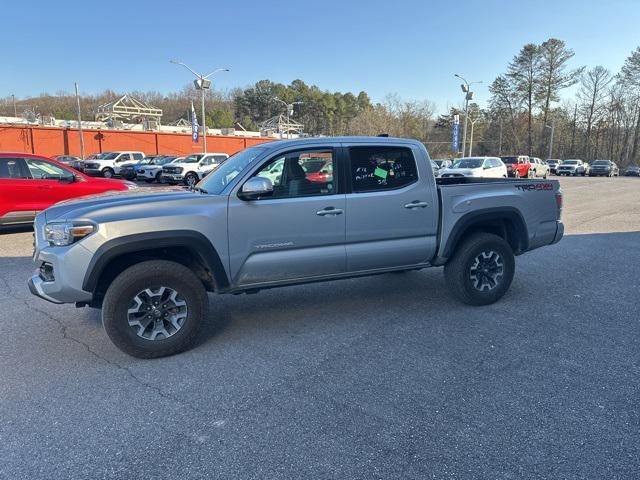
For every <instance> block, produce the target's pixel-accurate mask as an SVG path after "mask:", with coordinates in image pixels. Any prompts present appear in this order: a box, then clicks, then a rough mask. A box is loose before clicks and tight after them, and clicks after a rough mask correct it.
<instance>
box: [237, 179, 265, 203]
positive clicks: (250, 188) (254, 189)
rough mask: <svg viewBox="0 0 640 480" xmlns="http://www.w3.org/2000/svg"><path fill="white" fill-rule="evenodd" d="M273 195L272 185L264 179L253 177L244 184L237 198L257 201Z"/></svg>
mask: <svg viewBox="0 0 640 480" xmlns="http://www.w3.org/2000/svg"><path fill="white" fill-rule="evenodd" d="M272 193H273V183H271V180H269V179H268V178H265V177H253V178H250V179H249V180H247V181H246V182H245V184H244V185H243V186H242V189H241V190H240V193H239V194H238V196H239V197H240V198H241V199H243V200H257V199H259V198H260V197H264V196H267V195H271V194H272Z"/></svg>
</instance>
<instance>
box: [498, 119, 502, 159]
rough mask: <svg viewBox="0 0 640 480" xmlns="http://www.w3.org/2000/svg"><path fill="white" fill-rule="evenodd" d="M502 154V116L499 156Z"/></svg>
mask: <svg viewBox="0 0 640 480" xmlns="http://www.w3.org/2000/svg"><path fill="white" fill-rule="evenodd" d="M501 155H502V117H500V143H499V144H498V156H501Z"/></svg>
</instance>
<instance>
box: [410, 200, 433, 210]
mask: <svg viewBox="0 0 640 480" xmlns="http://www.w3.org/2000/svg"><path fill="white" fill-rule="evenodd" d="M428 206H429V204H428V203H427V202H421V201H420V200H414V201H413V202H411V203H407V204H406V205H405V206H404V208H409V209H414V208H425V207H428Z"/></svg>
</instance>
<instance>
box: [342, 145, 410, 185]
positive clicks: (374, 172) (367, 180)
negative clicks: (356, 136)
mask: <svg viewBox="0 0 640 480" xmlns="http://www.w3.org/2000/svg"><path fill="white" fill-rule="evenodd" d="M349 156H350V158H351V182H352V185H353V191H354V192H374V191H378V190H393V189H395V188H402V187H404V186H406V185H409V184H410V183H413V182H415V181H416V180H417V179H418V171H417V169H416V161H415V159H414V158H413V153H412V152H411V149H409V148H404V147H351V148H350V149H349Z"/></svg>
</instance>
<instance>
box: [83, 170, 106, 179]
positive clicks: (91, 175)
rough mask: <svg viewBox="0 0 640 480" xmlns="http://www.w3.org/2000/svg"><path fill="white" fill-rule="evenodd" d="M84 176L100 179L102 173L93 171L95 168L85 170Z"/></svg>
mask: <svg viewBox="0 0 640 480" xmlns="http://www.w3.org/2000/svg"><path fill="white" fill-rule="evenodd" d="M83 173H84V174H85V175H89V176H90V177H101V176H102V171H101V170H98V169H95V168H85V169H84V172H83Z"/></svg>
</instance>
